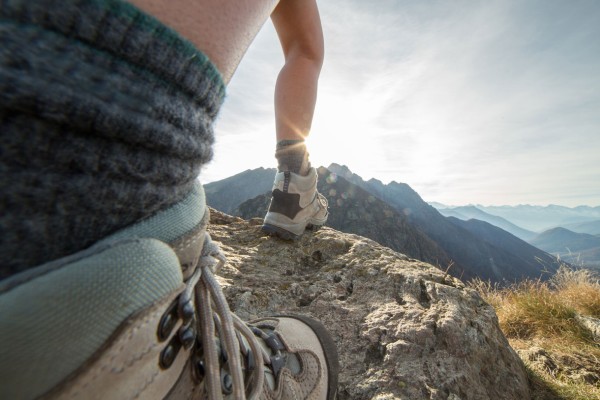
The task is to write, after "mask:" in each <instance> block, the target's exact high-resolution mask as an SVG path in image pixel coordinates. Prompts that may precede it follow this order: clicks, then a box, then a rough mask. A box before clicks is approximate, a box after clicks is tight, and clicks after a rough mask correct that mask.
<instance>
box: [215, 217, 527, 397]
mask: <svg viewBox="0 0 600 400" xmlns="http://www.w3.org/2000/svg"><path fill="white" fill-rule="evenodd" d="M261 222H262V221H261V220H259V219H253V220H250V221H244V220H242V219H240V218H236V217H231V216H228V215H226V214H222V213H220V212H218V211H213V213H212V217H211V226H210V228H209V232H210V233H211V235H212V238H213V240H215V241H216V242H219V243H220V245H221V248H222V250H223V251H224V253H225V255H226V256H227V257H228V263H227V264H226V266H225V267H223V269H222V270H221V271H220V272H219V275H220V277H219V279H220V281H221V283H222V285H223V287H224V291H225V294H226V296H227V298H228V301H229V304H230V306H231V308H232V310H233V311H234V312H235V313H237V314H238V315H239V316H240V317H242V318H245V319H250V318H255V317H259V316H264V315H269V314H272V313H276V312H282V311H286V312H294V313H301V314H306V315H311V316H313V317H315V318H317V319H319V320H321V321H322V322H324V323H325V325H326V326H327V327H328V329H329V330H330V331H331V333H332V335H333V337H334V340H335V341H336V344H337V345H338V350H339V353H340V364H341V371H340V382H339V395H338V398H339V399H372V398H375V399H443V400H447V399H452V400H457V399H462V400H466V399H528V398H530V393H529V388H528V382H527V376H526V372H525V369H524V366H523V364H522V362H521V360H520V359H519V357H518V356H517V354H516V353H515V352H514V351H513V350H512V349H511V348H510V346H509V344H508V342H507V340H506V339H505V337H504V335H503V334H502V332H501V331H500V328H499V326H498V321H497V317H496V314H495V312H494V310H493V308H492V307H491V306H490V305H488V304H487V303H485V302H484V301H483V300H482V299H481V298H480V296H479V295H478V294H477V293H476V292H475V291H474V290H472V289H469V288H467V287H465V286H464V285H463V283H462V282H460V281H459V280H457V279H455V278H453V277H451V276H447V275H445V274H444V273H443V272H441V271H440V270H438V269H436V268H434V267H433V266H431V265H429V264H426V263H424V262H421V261H417V260H414V259H410V258H408V257H407V256H405V255H403V254H399V253H396V252H394V251H392V250H390V249H389V248H386V247H383V246H381V245H379V244H377V243H376V242H373V241H372V240H369V239H366V238H364V237H360V236H356V235H350V234H344V233H341V232H338V231H335V230H333V229H329V228H323V229H321V230H320V231H318V232H316V233H307V234H305V235H304V236H303V237H302V238H301V239H300V240H299V241H297V242H284V241H281V240H279V239H276V238H271V237H268V236H265V235H264V234H262V233H261V231H260V229H259V228H260V223H261Z"/></svg>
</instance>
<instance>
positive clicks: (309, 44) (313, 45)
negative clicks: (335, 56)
mask: <svg viewBox="0 0 600 400" xmlns="http://www.w3.org/2000/svg"><path fill="white" fill-rule="evenodd" d="M271 19H272V21H273V24H274V25H275V29H276V30H277V35H278V36H279V40H280V42H281V47H282V49H283V53H284V55H285V65H284V66H283V68H282V69H281V72H280V73H279V77H278V78H277V85H276V86H275V122H276V133H277V141H278V142H279V141H281V140H304V139H305V138H306V136H308V134H309V131H310V127H311V124H312V119H313V114H314V111H315V103H316V101H317V84H318V80H319V74H320V72H321V66H322V65H323V53H324V45H323V31H322V29H321V20H320V17H319V10H318V9H317V4H316V1H315V0H306V1H282V2H281V3H280V4H279V5H278V6H277V8H275V10H274V12H273V14H272V15H271Z"/></svg>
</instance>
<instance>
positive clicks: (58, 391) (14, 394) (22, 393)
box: [0, 184, 338, 399]
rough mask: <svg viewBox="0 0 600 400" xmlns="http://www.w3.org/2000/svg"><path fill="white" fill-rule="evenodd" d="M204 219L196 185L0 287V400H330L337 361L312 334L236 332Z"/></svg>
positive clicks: (302, 321) (262, 329)
mask: <svg viewBox="0 0 600 400" xmlns="http://www.w3.org/2000/svg"><path fill="white" fill-rule="evenodd" d="M208 219H209V214H208V208H207V207H206V205H205V197H204V191H203V190H202V187H201V185H199V184H198V185H197V186H196V187H195V188H194V190H193V191H192V193H190V194H189V195H188V196H187V197H186V198H184V199H183V200H182V201H181V202H180V203H178V204H176V205H174V206H172V207H171V208H169V209H167V210H164V211H162V212H160V213H158V214H156V215H155V216H153V217H151V218H148V219H146V220H143V221H141V222H139V223H137V224H134V225H133V226H131V227H128V228H126V229H124V230H122V231H119V232H117V233H115V234H113V235H111V236H110V237H108V238H106V239H104V240H102V241H100V242H99V243H97V244H95V245H94V246H92V247H90V248H89V249H86V250H84V251H81V252H78V253H76V254H73V255H71V256H68V257H64V258H62V259H59V260H55V261H52V262H49V263H47V264H44V265H42V266H39V267H36V268H33V269H30V270H27V271H24V272H22V273H20V274H17V275H13V276H11V277H9V278H7V279H5V280H4V281H1V282H0V343H2V347H1V348H0V376H2V385H0V398H3V399H4V398H6V399H17V398H18V399H33V398H38V397H44V398H50V399H54V398H85V399H125V398H127V399H133V398H141V399H165V398H167V399H192V398H193V399H197V398H221V397H222V396H226V397H231V398H236V399H238V398H245V396H246V395H251V396H255V397H259V396H260V397H263V398H281V399H286V398H307V397H310V398H322V399H325V398H330V399H331V398H333V397H334V396H335V392H336V386H337V372H338V364H337V353H336V350H335V345H334V343H333V340H332V339H331V337H330V336H329V334H328V333H327V332H326V331H325V329H324V328H323V326H322V325H321V324H320V323H318V322H317V321H314V320H311V319H307V318H305V317H298V316H278V317H272V318H268V319H264V320H258V321H255V322H254V323H253V324H250V325H246V324H245V323H244V322H242V321H241V320H240V319H239V318H238V317H237V316H235V315H234V314H232V313H231V312H230V311H229V308H228V306H227V303H226V300H225V298H224V296H223V293H222V291H221V289H220V286H219V285H218V283H217V282H216V279H215V277H214V273H215V271H216V269H217V268H218V267H219V266H220V265H222V264H223V263H224V257H223V255H222V254H221V253H220V251H219V249H218V247H217V246H216V245H215V244H214V243H213V242H212V241H211V239H210V235H208V233H207V232H206V227H207V224H208ZM298 396H299V397H298Z"/></svg>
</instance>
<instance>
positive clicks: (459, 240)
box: [206, 164, 558, 282]
mask: <svg viewBox="0 0 600 400" xmlns="http://www.w3.org/2000/svg"><path fill="white" fill-rule="evenodd" d="M253 171H256V170H253ZM253 171H246V172H244V173H242V174H239V175H236V176H234V177H231V178H228V179H227V180H224V181H220V182H214V183H211V184H208V185H206V192H207V201H208V203H209V205H211V206H212V207H214V208H217V209H220V210H222V211H225V212H229V213H234V214H237V215H240V216H242V217H244V218H250V217H263V216H264V214H265V212H266V208H267V207H268V202H269V198H270V196H269V193H268V192H269V191H270V188H271V184H272V180H273V175H274V171H273V173H270V174H269V175H270V176H268V177H267V176H266V174H263V172H264V171H265V170H264V169H261V171H258V172H256V173H255V172H253ZM319 172H320V180H319V191H320V192H321V193H323V194H324V195H325V196H326V197H327V199H328V201H329V203H330V218H329V221H328V225H329V226H331V227H333V228H335V229H338V230H342V231H345V232H348V233H356V234H360V235H362V236H366V237H369V238H371V239H373V240H375V241H377V242H379V243H381V244H383V245H385V246H388V247H390V248H392V249H394V250H397V251H400V252H403V253H405V254H407V255H408V256H410V257H413V258H417V259H421V260H423V261H427V262H429V263H432V264H434V265H437V266H438V267H439V268H441V269H445V268H447V267H448V266H449V265H452V267H451V268H450V270H449V272H450V273H451V274H452V275H454V276H457V277H460V278H462V279H464V280H468V279H472V278H475V277H479V278H482V279H484V280H490V281H492V282H506V281H509V282H512V281H515V280H521V279H523V278H534V279H537V278H540V277H541V278H542V279H543V278H545V277H547V276H549V274H551V273H553V272H554V271H555V270H556V269H557V267H558V263H557V262H556V259H555V258H554V257H552V256H551V255H549V254H547V253H546V252H544V251H542V250H539V249H537V248H535V247H533V246H531V245H529V244H527V243H526V242H524V241H523V240H521V239H519V238H517V237H515V236H514V235H512V234H511V233H508V232H506V231H504V230H502V229H499V228H497V227H495V226H493V225H491V224H489V223H486V222H479V221H478V222H467V223H463V221H461V220H458V219H456V218H446V217H444V216H443V215H442V214H440V213H439V212H438V211H437V210H436V209H435V208H434V207H432V206H430V205H429V204H427V203H426V202H424V201H423V200H422V199H421V197H420V196H419V195H418V194H417V193H416V192H415V191H414V190H412V189H411V188H410V187H409V186H408V185H406V184H402V183H396V182H392V183H390V184H387V185H384V184H383V183H382V182H380V181H378V180H376V179H371V180H369V181H364V180H363V179H362V178H361V177H360V176H358V175H356V174H353V173H352V172H351V171H350V170H349V169H348V168H347V167H343V166H340V165H337V164H332V165H330V166H329V168H328V169H325V168H321V169H320V171H319ZM263 179H264V180H265V181H263ZM249 180H250V181H251V182H249ZM225 181H227V183H225ZM237 182H240V183H239V185H240V187H238V183H237ZM264 187H267V190H265V191H263V193H261V194H259V195H257V196H254V197H252V196H251V195H252V194H254V193H256V191H257V190H258V188H264ZM244 197H247V198H246V199H244ZM236 202H239V203H238V205H237V206H235V203H236ZM221 203H223V204H221Z"/></svg>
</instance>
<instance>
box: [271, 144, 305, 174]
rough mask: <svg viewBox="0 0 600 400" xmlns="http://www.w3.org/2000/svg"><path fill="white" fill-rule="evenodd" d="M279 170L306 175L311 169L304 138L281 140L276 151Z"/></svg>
mask: <svg viewBox="0 0 600 400" xmlns="http://www.w3.org/2000/svg"><path fill="white" fill-rule="evenodd" d="M275 158H277V162H278V166H277V169H278V170H279V172H285V171H291V172H294V173H296V174H299V175H306V174H307V173H308V170H309V169H310V162H309V161H308V152H307V150H306V144H305V143H304V140H280V141H279V142H277V147H276V151H275Z"/></svg>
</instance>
